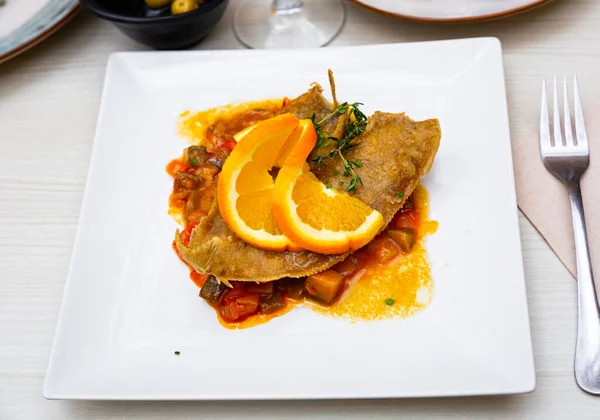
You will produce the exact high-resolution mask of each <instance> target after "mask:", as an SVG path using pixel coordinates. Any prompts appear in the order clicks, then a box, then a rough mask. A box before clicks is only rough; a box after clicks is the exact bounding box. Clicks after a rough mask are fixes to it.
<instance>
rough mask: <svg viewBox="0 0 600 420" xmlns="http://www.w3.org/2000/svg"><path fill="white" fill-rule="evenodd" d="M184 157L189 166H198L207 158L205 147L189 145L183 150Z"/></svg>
mask: <svg viewBox="0 0 600 420" xmlns="http://www.w3.org/2000/svg"><path fill="white" fill-rule="evenodd" d="M185 159H186V161H187V164H188V165H189V166H192V167H193V166H200V165H202V164H203V163H205V162H206V160H207V159H208V153H207V152H206V147H203V146H190V147H188V148H187V149H186V151H185Z"/></svg>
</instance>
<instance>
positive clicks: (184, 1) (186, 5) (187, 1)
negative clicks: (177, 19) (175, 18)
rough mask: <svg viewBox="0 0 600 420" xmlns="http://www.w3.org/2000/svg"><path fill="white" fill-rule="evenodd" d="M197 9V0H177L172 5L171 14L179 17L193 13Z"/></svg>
mask: <svg viewBox="0 0 600 420" xmlns="http://www.w3.org/2000/svg"><path fill="white" fill-rule="evenodd" d="M197 8H198V3H197V2H196V0H175V1H174V2H173V4H171V13H173V14H174V15H179V14H181V13H187V12H191V11H192V10H194V9H197Z"/></svg>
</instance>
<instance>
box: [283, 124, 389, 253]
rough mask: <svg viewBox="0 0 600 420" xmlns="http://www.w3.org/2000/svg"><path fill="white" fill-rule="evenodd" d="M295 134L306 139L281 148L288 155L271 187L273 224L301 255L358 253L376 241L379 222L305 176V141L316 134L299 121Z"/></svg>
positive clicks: (308, 147)
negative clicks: (306, 252) (272, 191)
mask: <svg viewBox="0 0 600 420" xmlns="http://www.w3.org/2000/svg"><path fill="white" fill-rule="evenodd" d="M300 129H303V130H306V131H307V132H308V131H311V130H312V134H311V135H308V134H304V135H302V136H300V140H299V141H297V142H295V143H293V144H292V143H288V144H287V145H286V146H289V147H290V150H289V151H288V152H287V155H286V159H285V162H284V165H283V167H282V168H281V170H280V171H279V174H278V175H277V180H276V181H275V197H276V199H275V200H274V201H273V213H274V215H275V220H276V221H277V224H278V225H279V227H280V228H281V231H282V232H283V233H284V234H285V235H286V236H287V237H288V238H290V239H291V240H292V241H293V242H294V243H296V244H298V245H300V246H301V247H303V248H304V249H308V250H310V251H314V252H319V253H322V254H341V253H344V252H346V251H349V250H350V249H359V248H360V247H362V246H364V245H366V244H367V243H369V241H371V240H372V239H373V238H374V237H375V235H377V233H378V232H379V230H380V229H381V227H382V226H383V216H382V215H381V213H379V212H378V211H376V210H373V209H372V208H371V207H369V206H367V205H366V204H365V203H363V202H362V201H360V200H358V199H356V198H354V197H351V196H350V195H348V194H347V193H341V192H338V191H337V190H335V189H333V188H327V186H325V184H323V183H322V182H320V181H319V180H318V179H317V178H316V177H315V176H314V175H313V174H312V172H310V171H307V170H306V158H307V157H308V155H309V154H310V152H311V150H312V148H313V146H314V144H315V142H314V141H312V143H311V141H310V140H309V139H311V138H312V137H313V136H314V138H315V139H316V134H314V127H313V125H312V123H311V122H310V121H309V120H302V121H300V126H299V127H298V130H300ZM303 140H304V141H303Z"/></svg>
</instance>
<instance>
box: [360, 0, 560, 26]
mask: <svg viewBox="0 0 600 420" xmlns="http://www.w3.org/2000/svg"><path fill="white" fill-rule="evenodd" d="M352 1H353V2H355V3H356V4H358V5H360V6H364V7H366V8H368V9H371V10H374V11H376V12H381V13H384V14H387V15H390V16H394V17H398V18H404V19H410V20H418V21H427V22H471V21H476V20H486V19H494V18H500V17H506V16H510V15H513V14H515V13H519V12H523V11H525V10H529V9H531V8H533V7H536V6H540V5H542V4H545V3H549V2H550V1H551V0H352Z"/></svg>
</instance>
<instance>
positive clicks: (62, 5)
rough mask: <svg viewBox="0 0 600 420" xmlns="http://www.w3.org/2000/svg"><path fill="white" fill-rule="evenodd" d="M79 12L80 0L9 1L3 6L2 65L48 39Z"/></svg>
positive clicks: (0, 14)
mask: <svg viewBox="0 0 600 420" xmlns="http://www.w3.org/2000/svg"><path fill="white" fill-rule="evenodd" d="M77 10H79V2H78V1H77V0H6V2H5V4H4V6H0V63H2V62H4V61H7V60H9V59H11V58H13V57H14V56H16V55H18V54H20V53H22V52H23V51H26V50H28V49H29V48H31V47H33V46H34V45H36V44H38V43H39V42H41V41H43V40H44V39H46V38H47V37H48V36H50V35H51V34H53V33H54V32H56V31H57V30H58V29H60V28H61V27H62V26H63V25H64V24H65V23H66V22H67V21H68V20H69V19H70V18H71V17H73V16H74V15H75V13H76V12H77Z"/></svg>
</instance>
